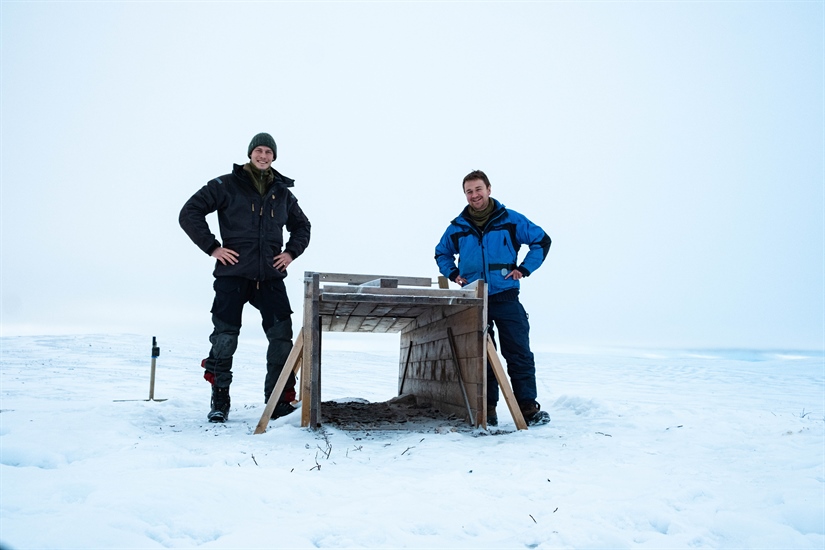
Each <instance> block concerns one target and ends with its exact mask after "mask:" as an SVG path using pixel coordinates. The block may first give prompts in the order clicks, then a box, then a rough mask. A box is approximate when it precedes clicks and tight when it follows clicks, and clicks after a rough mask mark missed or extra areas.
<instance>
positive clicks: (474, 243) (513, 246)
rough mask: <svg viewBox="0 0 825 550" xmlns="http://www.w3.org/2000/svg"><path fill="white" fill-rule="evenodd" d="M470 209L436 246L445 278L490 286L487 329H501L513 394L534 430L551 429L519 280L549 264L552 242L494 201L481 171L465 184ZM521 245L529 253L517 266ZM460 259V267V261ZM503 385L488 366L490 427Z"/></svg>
mask: <svg viewBox="0 0 825 550" xmlns="http://www.w3.org/2000/svg"><path fill="white" fill-rule="evenodd" d="M462 186H463V188H464V196H465V198H466V199H467V207H466V208H464V210H463V211H462V212H461V214H460V215H459V216H458V217H457V218H456V219H454V220H453V221H452V222H451V223H450V226H449V227H448V228H447V230H446V231H445V232H444V235H443V236H442V237H441V241H440V242H439V243H438V245H437V246H436V247H435V261H436V263H437V264H438V269H439V271H440V272H441V274H442V275H444V276H445V277H447V278H448V279H450V280H451V281H453V282H455V283H457V284H458V285H460V286H464V285H466V284H469V283H472V282H474V281H476V280H478V279H481V280H483V281H484V282H485V283H487V289H488V296H487V324H488V326H487V329H488V331H489V333H490V336H493V337H494V336H495V332H494V327H495V328H497V329H498V338H499V343H500V344H501V353H502V355H503V356H504V359H505V360H506V362H507V373H508V374H509V375H510V381H511V382H512V384H513V393H514V394H515V396H516V400H517V401H518V404H519V408H520V409H521V412H522V414H523V415H524V419H525V421H526V422H527V424H528V425H533V426H535V425H539V424H546V423H547V422H549V421H550V415H548V414H547V412H545V411H542V410H541V405H539V403H538V402H537V401H536V397H537V395H536V366H535V362H534V360H533V353H532V352H531V351H530V336H529V333H530V325H529V323H528V321H527V313H526V312H525V311H524V307H522V305H521V302H519V299H518V294H519V284H520V283H519V281H520V280H521V279H522V278H524V277H528V276H529V275H530V274H531V273H533V272H534V271H535V270H536V269H538V268H539V267H540V266H541V264H542V263H543V262H544V258H545V257H546V256H547V252H548V251H549V250H550V237H548V236H547V233H545V232H544V230H542V228H541V227H539V226H537V225H536V224H534V223H533V222H531V221H530V220H528V219H527V218H526V217H524V216H523V215H521V214H519V213H518V212H516V211H514V210H508V209H507V208H505V207H504V205H503V204H501V203H500V202H498V201H497V200H495V199H494V198H492V197H491V196H490V191H491V189H490V180H489V179H487V175H486V174H485V173H484V172H482V171H481V170H475V171H473V172H470V173H469V174H467V175H466V176H465V177H464V181H463V182H462ZM521 245H527V246H528V247H529V249H530V250H529V251H528V252H527V255H526V256H525V257H524V261H523V262H521V265H517V262H518V252H519V249H520V248H521ZM456 255H458V266H456V264H455V257H456ZM497 403H498V383H497V382H496V378H495V376H494V374H493V372H492V369H491V368H490V366H489V364H488V366H487V423H488V424H490V425H492V426H496V425H497V424H498V416H497V415H496V404H497Z"/></svg>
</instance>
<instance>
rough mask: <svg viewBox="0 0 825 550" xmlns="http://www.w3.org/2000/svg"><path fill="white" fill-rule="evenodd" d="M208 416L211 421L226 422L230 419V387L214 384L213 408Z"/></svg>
mask: <svg viewBox="0 0 825 550" xmlns="http://www.w3.org/2000/svg"><path fill="white" fill-rule="evenodd" d="M206 418H208V419H209V421H210V422H226V421H227V420H228V419H229V388H219V387H217V386H212V410H211V411H209V414H208V415H206Z"/></svg>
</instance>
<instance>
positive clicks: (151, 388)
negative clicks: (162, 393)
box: [149, 336, 165, 401]
mask: <svg viewBox="0 0 825 550" xmlns="http://www.w3.org/2000/svg"><path fill="white" fill-rule="evenodd" d="M158 357H160V348H159V347H158V340H157V338H156V337H154V336H152V374H151V375H150V376H149V401H154V400H155V362H156V360H157V358H158ZM164 401H165V400H164Z"/></svg>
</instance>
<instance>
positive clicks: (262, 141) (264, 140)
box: [246, 132, 278, 160]
mask: <svg viewBox="0 0 825 550" xmlns="http://www.w3.org/2000/svg"><path fill="white" fill-rule="evenodd" d="M261 145H263V146H264V147H269V148H270V149H272V158H273V160H274V159H276V158H278V148H277V147H276V145H275V140H274V139H272V136H270V135H269V134H267V133H264V132H261V133H260V134H258V135H256V136H255V137H254V138H252V141H250V142H249V150H248V151H247V152H246V156H247V157H249V158H252V151H253V149H255V147H259V146H261Z"/></svg>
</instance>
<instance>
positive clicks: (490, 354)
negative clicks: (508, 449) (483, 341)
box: [487, 334, 527, 430]
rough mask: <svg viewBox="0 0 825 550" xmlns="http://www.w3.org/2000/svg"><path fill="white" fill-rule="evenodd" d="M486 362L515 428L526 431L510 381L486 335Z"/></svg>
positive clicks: (494, 347)
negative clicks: (493, 375)
mask: <svg viewBox="0 0 825 550" xmlns="http://www.w3.org/2000/svg"><path fill="white" fill-rule="evenodd" d="M487 361H488V362H489V363H490V366H491V367H492V368H493V373H494V374H495V375H496V380H498V387H499V389H500V390H501V393H502V394H504V401H505V402H506V403H507V408H509V409H510V414H511V415H513V421H514V422H515V423H516V428H518V429H519V430H526V429H527V422H525V421H524V415H523V414H521V409H520V408H519V406H518V402H517V401H516V396H515V395H514V394H513V388H512V387H511V386H510V380H508V379H507V375H506V374H505V373H504V367H502V366H501V361H499V359H498V351H496V346H495V345H494V344H493V339H492V338H491V337H490V335H489V334H488V335H487Z"/></svg>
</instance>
